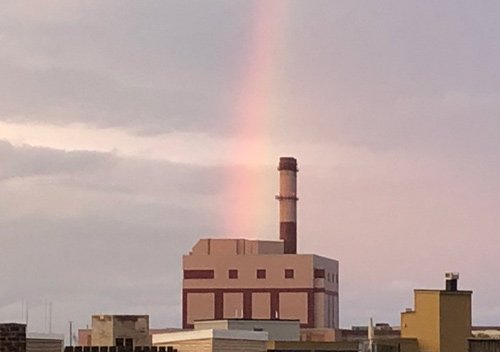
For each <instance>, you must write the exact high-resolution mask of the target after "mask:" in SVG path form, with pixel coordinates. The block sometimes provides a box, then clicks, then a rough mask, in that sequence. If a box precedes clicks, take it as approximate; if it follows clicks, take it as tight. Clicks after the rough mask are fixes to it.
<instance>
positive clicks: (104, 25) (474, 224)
mask: <svg viewBox="0 0 500 352" xmlns="http://www.w3.org/2000/svg"><path fill="white" fill-rule="evenodd" d="M311 4H312V5H311ZM499 15H500V4H497V3H495V2H489V1H478V2H474V4H471V3H466V2H456V1H441V2H439V3H438V4H432V5H429V4H423V3H422V2H420V1H408V2H405V3H401V2H397V1H380V2H377V4H375V3H373V2H370V1H359V2H347V1H345V2H331V1H315V2H313V3H311V2H309V1H237V0H236V1H235V0H231V1H212V2H206V1H169V2H164V3H154V4H142V3H136V2H132V1H120V2H118V1H110V2H106V3H102V2H99V1H89V2H85V3H60V2H58V1H44V2H30V1H16V2H11V3H7V4H5V5H4V6H3V8H2V9H1V10H0V18H1V19H2V20H1V21H0V44H1V45H2V50H1V51H0V77H1V80H0V81H1V83H0V239H1V243H2V245H1V246H0V267H1V268H2V269H0V274H1V275H0V277H1V278H2V285H1V287H0V316H1V317H2V319H3V318H5V319H7V320H9V319H17V318H18V317H19V316H20V311H21V300H23V299H27V300H28V301H30V306H32V308H31V311H32V314H31V316H32V317H33V319H34V320H33V329H34V330H42V329H43V302H45V300H49V301H51V302H53V305H54V306H53V309H54V325H53V326H54V330H56V331H61V332H64V331H66V324H67V321H68V320H73V321H75V326H77V327H84V326H85V324H88V322H89V317H90V315H91V314H94V313H101V312H102V313H148V314H150V315H151V318H152V320H151V321H152V326H154V327H163V326H172V325H173V326H176V325H177V326H178V325H180V312H181V309H180V291H181V284H180V281H181V265H180V260H181V256H182V254H185V253H186V252H187V251H188V250H189V249H190V248H191V246H192V245H193V244H194V243H195V242H196V240H197V239H198V238H204V237H212V236H216V237H228V238H230V237H248V238H253V239H255V238H259V239H277V238H278V204H277V202H276V201H275V200H274V195H275V194H276V192H277V191H278V179H277V175H276V166H277V161H278V158H279V157H280V156H294V157H297V159H298V163H299V169H300V172H299V174H298V177H299V185H298V186H299V189H298V192H299V195H298V196H299V198H300V201H299V204H298V213H299V215H298V248H299V251H300V252H301V253H318V254H320V255H325V256H328V257H331V258H334V259H337V260H339V262H340V285H341V286H340V287H341V295H340V322H341V326H350V325H356V324H364V323H366V321H367V319H368V318H369V317H370V316H373V318H374V319H375V320H376V321H388V322H390V323H392V324H395V325H397V323H398V320H399V313H400V312H401V311H404V309H405V308H406V307H411V306H412V304H413V302H412V301H411V299H412V290H413V289H414V288H427V287H428V288H436V287H438V288H439V287H441V286H442V284H443V274H444V273H445V272H448V271H458V272H460V274H461V278H460V288H464V289H472V290H474V295H473V322H474V323H475V324H495V323H497V324H498V320H497V316H498V313H499V312H500V303H499V302H498V300H496V296H497V295H496V293H497V292H500V284H499V283H497V282H495V280H492V279H491V277H492V276H493V275H494V274H495V272H494V269H495V268H496V267H497V266H498V265H499V264H500V259H499V258H498V256H497V252H498V249H499V248H498V245H495V244H494V243H496V241H495V240H496V237H497V236H496V235H497V232H498V229H499V228H500V226H499V225H500V220H499V219H498V217H497V216H496V212H497V210H498V209H499V204H500V190H499V187H498V180H499V179H500V177H499V176H500V166H498V162H496V160H497V159H498V150H499V147H500V116H499V115H500V114H499V113H500V99H499V96H498V95H499V93H498V92H499V88H500V68H499V67H498V64H497V63H498V62H499V61H500V47H499V46H498V43H497V38H498V37H499V36H500V24H498V21H497V19H498V17H499ZM172 244H175V245H174V246H173V245H172ZM137 253H140V255H137ZM94 281H98V284H94ZM37 312H38V314H37ZM36 317H38V318H36Z"/></svg>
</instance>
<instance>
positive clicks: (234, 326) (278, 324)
mask: <svg viewBox="0 0 500 352" xmlns="http://www.w3.org/2000/svg"><path fill="white" fill-rule="evenodd" d="M194 329H195V330H210V329H214V330H244V331H245V330H246V331H265V332H267V334H268V339H269V340H273V341H299V340H300V323H299V321H298V320H245V319H226V320H202V321H197V322H195V323H194Z"/></svg>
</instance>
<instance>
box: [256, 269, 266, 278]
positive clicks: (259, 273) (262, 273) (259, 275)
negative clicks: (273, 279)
mask: <svg viewBox="0 0 500 352" xmlns="http://www.w3.org/2000/svg"><path fill="white" fill-rule="evenodd" d="M265 278H266V269H257V279H265Z"/></svg>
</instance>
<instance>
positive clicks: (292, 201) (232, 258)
mask: <svg viewBox="0 0 500 352" xmlns="http://www.w3.org/2000/svg"><path fill="white" fill-rule="evenodd" d="M278 170H279V178H280V191H279V194H278V195H277V196H276V199H278V200H279V208H280V212H279V213H280V240H279V241H259V240H255V241H253V240H246V239H201V240H199V241H198V243H196V244H195V245H194V247H193V248H192V250H191V252H190V253H189V254H187V255H185V256H184V257H183V285H182V288H183V292H182V325H183V328H185V329H188V328H193V327H194V324H195V322H196V321H197V320H210V319H215V320H220V319H232V318H241V319H270V320H279V319H297V320H299V321H300V325H301V327H302V328H329V329H334V328H337V327H338V325H339V263H338V261H336V260H334V259H330V258H325V257H322V256H318V255H313V254H297V200H298V198H297V172H298V169H297V161H296V159H295V158H291V157H284V158H280V162H279V166H278Z"/></svg>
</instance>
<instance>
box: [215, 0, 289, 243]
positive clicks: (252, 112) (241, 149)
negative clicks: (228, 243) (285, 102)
mask: <svg viewBox="0 0 500 352" xmlns="http://www.w3.org/2000/svg"><path fill="white" fill-rule="evenodd" d="M252 4H253V7H252V9H251V18H252V21H251V26H250V28H249V30H248V40H247V43H248V46H247V48H246V52H245V55H244V57H245V60H244V62H243V63H242V65H241V71H240V72H238V77H240V80H239V82H238V84H237V87H238V88H237V93H236V97H235V100H234V101H235V104H234V106H233V108H232V109H231V113H232V118H233V119H235V120H236V128H235V131H234V133H233V137H234V146H233V148H232V150H231V151H230V153H231V154H232V157H231V160H237V161H238V162H239V163H241V164H242V165H235V167H232V168H231V169H230V170H231V171H230V172H228V175H227V176H228V177H227V183H226V189H225V192H226V194H225V197H224V198H225V199H227V200H228V201H229V202H230V203H229V204H230V205H229V206H230V207H231V208H230V209H224V215H223V219H224V220H223V223H224V227H225V228H224V232H225V234H226V236H230V237H240V236H245V237H256V236H258V235H259V234H258V233H256V232H258V231H259V230H260V231H261V230H262V222H263V220H262V212H260V211H259V208H260V206H259V201H260V202H261V201H262V199H263V198H266V197H267V198H268V197H269V196H270V195H269V194H265V195H263V194H262V190H263V188H264V187H262V185H264V184H266V183H269V182H271V180H268V179H267V180H266V179H264V176H263V175H262V173H260V174H259V172H257V171H255V168H252V167H251V166H250V165H254V166H255V165H259V164H260V165H261V164H262V163H263V162H265V161H266V160H267V161H269V160H273V162H274V161H275V160H277V156H276V155H273V156H272V155H270V154H271V143H270V140H269V135H270V129H271V126H270V121H271V120H272V115H273V96H274V92H275V91H276V86H277V81H278V80H277V74H276V73H277V71H278V70H277V68H278V65H279V64H280V55H281V53H282V50H281V49H282V48H281V47H282V46H283V45H284V42H285V40H284V35H285V32H286V31H285V27H286V18H287V16H286V15H287V10H288V9H287V7H288V2H287V1H286V0H273V1H268V0H265V1H264V0H262V1H254V2H252Z"/></svg>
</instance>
